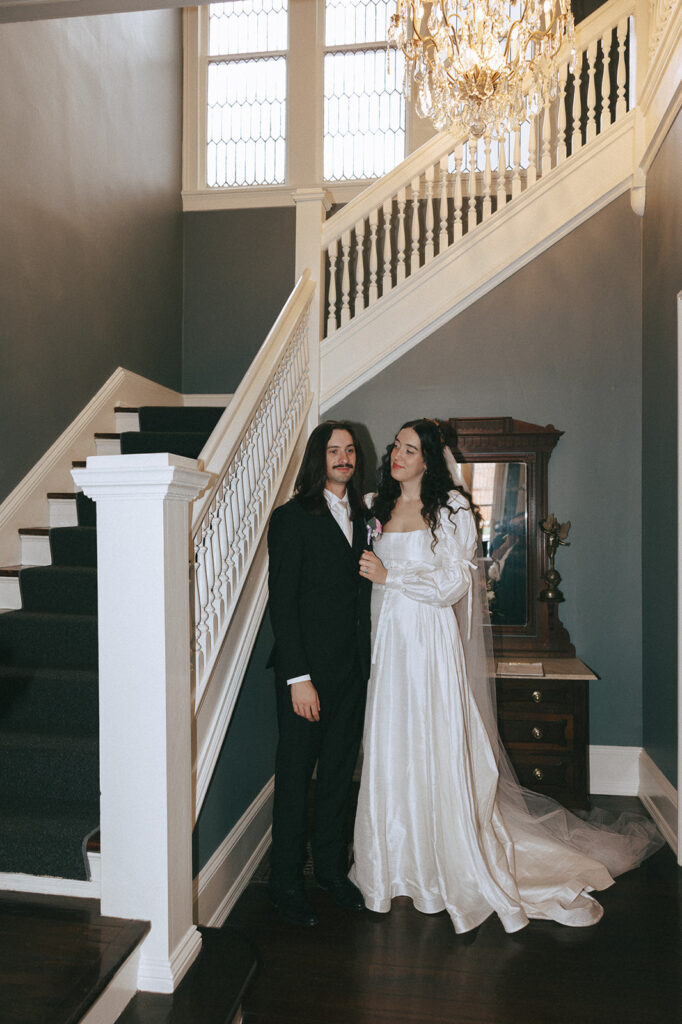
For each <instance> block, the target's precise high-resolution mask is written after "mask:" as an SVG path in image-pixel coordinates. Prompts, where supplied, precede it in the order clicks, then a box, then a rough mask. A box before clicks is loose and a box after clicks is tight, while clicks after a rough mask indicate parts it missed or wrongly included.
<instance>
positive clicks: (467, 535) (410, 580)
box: [384, 492, 476, 608]
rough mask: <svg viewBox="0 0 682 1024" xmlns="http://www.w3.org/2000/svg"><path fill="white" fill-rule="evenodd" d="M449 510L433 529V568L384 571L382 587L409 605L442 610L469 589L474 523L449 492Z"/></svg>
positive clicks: (460, 500)
mask: <svg viewBox="0 0 682 1024" xmlns="http://www.w3.org/2000/svg"><path fill="white" fill-rule="evenodd" d="M448 504H449V508H450V509H451V514H449V513H448V509H442V510H441V514H440V524H439V526H438V528H437V531H436V532H437V534H438V544H437V545H436V552H435V553H436V564H435V565H426V564H424V565H406V566H398V567H393V568H390V569H388V570H387V576H386V582H385V584H384V585H385V586H386V587H388V588H389V589H394V590H399V591H400V592H401V593H403V594H405V596H406V597H409V598H411V599H412V600H413V601H423V602H424V603H425V604H433V605H436V606H437V607H439V608H446V607H448V606H449V605H453V604H455V603H456V602H457V601H459V600H460V599H461V598H462V597H464V596H465V595H466V594H467V593H468V592H469V590H470V588H471V572H472V570H473V569H475V568H476V565H475V563H474V561H473V558H474V555H475V553H476V523H475V522H474V517H473V513H472V511H471V509H470V507H469V504H468V502H466V500H465V499H464V498H462V497H461V495H460V494H459V492H453V494H452V496H451V499H450V501H449V503H448Z"/></svg>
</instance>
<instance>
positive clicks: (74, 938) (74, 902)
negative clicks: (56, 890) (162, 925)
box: [0, 892, 149, 1024]
mask: <svg viewBox="0 0 682 1024" xmlns="http://www.w3.org/2000/svg"><path fill="white" fill-rule="evenodd" d="M0 929H1V930H2V933H3V934H4V935H5V936H6V939H7V941H6V943H5V944H4V945H3V962H2V964H1V965H0V985H1V986H2V989H3V991H4V992H6V993H11V992H16V998H14V999H11V1002H6V1003H5V1007H6V1009H7V1010H8V1011H9V1010H11V1012H12V1020H13V1021H16V1022H17V1024H28V1022H29V1021H49V1022H50V1024H74V1022H75V1021H79V1020H81V1019H82V1018H83V1017H84V1016H85V1014H86V1013H87V1012H88V1011H89V1010H90V1008H91V1007H92V1006H93V1004H94V1003H95V1002H96V1000H97V999H98V998H99V996H100V995H101V994H102V992H103V991H104V990H105V989H106V987H107V985H108V984H109V983H110V982H111V980H112V979H113V978H114V976H115V975H116V973H117V972H118V971H119V970H120V968H121V967H122V966H123V964H124V963H125V961H126V960H127V959H128V957H129V956H130V955H131V953H132V952H133V951H134V950H135V949H136V948H137V946H138V945H139V944H140V942H141V941H142V939H143V938H144V936H145V935H146V934H147V932H148V931H149V924H148V922H144V921H128V920H123V919H121V918H115V917H103V916H102V915H101V913H100V907H99V901H98V900H94V899H87V900H83V899H76V898H73V897H71V898H65V897H55V896H48V897H45V896H42V897H41V896H36V895H34V894H24V893H7V892H5V893H2V894H0ZM61 934H67V935H68V936H69V941H68V942H67V943H63V942H60V940H59V938H58V936H59V935H61ZM55 943H59V945H56V944H55ZM19 982H20V987H19ZM9 998H10V997H9V996H8V999H9ZM12 1003H13V1004H14V1005H13V1006H12Z"/></svg>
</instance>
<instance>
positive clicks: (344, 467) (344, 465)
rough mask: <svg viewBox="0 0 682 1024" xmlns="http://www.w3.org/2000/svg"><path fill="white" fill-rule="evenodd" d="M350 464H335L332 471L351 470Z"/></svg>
mask: <svg viewBox="0 0 682 1024" xmlns="http://www.w3.org/2000/svg"><path fill="white" fill-rule="evenodd" d="M352 468H353V467H352V466H351V464H350V462H337V464H336V465H335V466H334V469H352Z"/></svg>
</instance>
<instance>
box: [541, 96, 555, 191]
mask: <svg viewBox="0 0 682 1024" xmlns="http://www.w3.org/2000/svg"><path fill="white" fill-rule="evenodd" d="M551 147H552V125H551V121H550V104H549V96H545V106H544V109H543V111H542V163H541V165H540V166H541V168H542V172H541V173H542V174H543V176H544V175H545V174H549V172H550V171H551V170H552V149H551Z"/></svg>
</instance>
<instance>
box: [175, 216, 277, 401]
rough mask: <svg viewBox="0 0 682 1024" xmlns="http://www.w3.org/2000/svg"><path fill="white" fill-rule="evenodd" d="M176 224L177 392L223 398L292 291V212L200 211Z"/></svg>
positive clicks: (248, 364)
mask: <svg viewBox="0 0 682 1024" xmlns="http://www.w3.org/2000/svg"><path fill="white" fill-rule="evenodd" d="M183 221H184V249H185V257H184V265H185V274H184V277H185V285H184V313H183V371H182V383H183V391H186V392H225V393H227V394H230V393H232V392H234V391H235V390H236V388H237V385H238V384H239V382H240V381H241V379H242V377H243V376H244V374H245V373H246V371H247V370H248V368H249V366H250V365H251V361H252V359H253V357H254V356H255V354H256V352H257V351H258V349H259V348H260V346H261V344H262V343H263V341H264V340H265V338H266V336H267V334H268V331H269V330H270V328H271V327H272V325H273V323H274V322H275V320H276V319H277V316H278V315H279V313H280V311H281V309H282V306H283V305H284V303H285V301H286V299H287V297H288V295H289V293H290V292H291V290H292V289H293V287H294V283H295V281H294V256H295V253H294V247H295V228H296V211H295V210H294V208H293V206H291V207H275V208H273V209H268V210H259V209H256V210H221V211H207V212H204V213H186V214H185V216H184V218H183Z"/></svg>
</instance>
